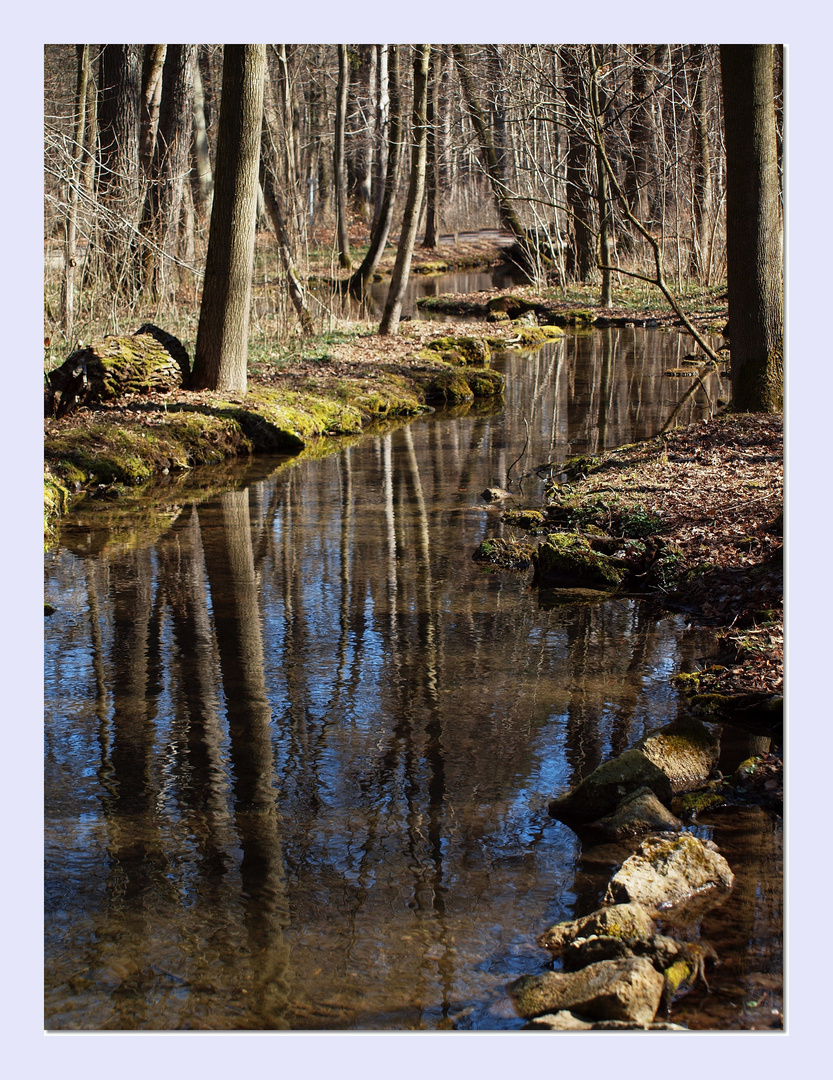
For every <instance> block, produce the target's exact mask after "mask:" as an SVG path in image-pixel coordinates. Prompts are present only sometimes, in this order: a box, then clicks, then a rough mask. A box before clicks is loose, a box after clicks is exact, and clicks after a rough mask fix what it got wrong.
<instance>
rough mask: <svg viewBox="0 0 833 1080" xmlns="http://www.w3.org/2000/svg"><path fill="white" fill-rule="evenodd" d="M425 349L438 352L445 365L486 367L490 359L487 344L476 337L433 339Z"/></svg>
mask: <svg viewBox="0 0 833 1080" xmlns="http://www.w3.org/2000/svg"><path fill="white" fill-rule="evenodd" d="M427 348H429V349H431V350H432V351H433V352H438V353H439V354H440V356H441V357H442V358H443V360H445V361H446V362H447V363H456V364H465V365H472V366H474V367H487V366H488V364H489V360H490V358H491V350H490V349H489V343H488V342H487V341H484V340H483V338H478V337H467V336H460V337H440V338H435V339H434V340H433V341H431V342H429V343H428V346H427Z"/></svg>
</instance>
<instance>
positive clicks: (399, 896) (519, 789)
mask: <svg viewBox="0 0 833 1080" xmlns="http://www.w3.org/2000/svg"><path fill="white" fill-rule="evenodd" d="M689 346H690V342H689V341H688V340H687V339H685V338H681V337H679V336H678V335H676V334H667V333H659V332H657V331H642V330H634V329H625V330H607V331H603V332H598V333H593V334H588V335H574V336H568V337H567V338H565V339H563V340H562V341H559V342H556V343H554V344H552V345H547V346H546V347H544V348H543V349H541V350H538V351H537V352H531V353H523V354H508V355H507V356H505V357H503V358H498V359H497V360H496V363H495V366H497V367H501V368H502V370H504V371H505V373H506V375H507V393H506V403H505V407H503V406H502V405H501V406H496V405H495V404H494V403H492V404H491V405H486V406H485V407H472V408H471V409H468V410H467V411H466V410H465V409H463V410H457V411H456V412H448V413H440V412H438V413H436V414H434V415H432V416H428V417H425V418H421V419H419V420H416V421H414V422H412V423H410V424H408V425H405V426H402V427H399V428H396V429H394V430H392V431H389V432H387V433H385V434H379V435H368V436H366V437H365V438H364V439H362V440H361V441H360V442H359V443H357V444H355V445H352V446H350V447H347V448H344V449H342V450H341V451H339V452H337V453H334V454H332V455H331V456H329V457H325V458H323V459H320V460H313V459H303V460H293V459H291V458H282V459H281V458H274V459H264V458H261V459H257V460H255V461H254V462H252V463H250V464H249V465H240V466H236V467H234V468H229V467H223V468H224V469H225V471H224V472H218V470H219V469H220V467H217V469H216V470H215V471H214V472H213V473H212V471H211V470H208V469H205V470H200V471H199V472H197V471H195V475H194V476H193V478H192V480H191V483H190V487H183V488H182V489H181V490H179V489H178V491H177V496H176V505H175V507H174V508H173V509H171V511H170V512H169V513H168V514H167V515H166V516H163V515H160V514H159V513H155V514H150V513H149V514H148V518H147V524H146V527H143V526H141V525H140V524H139V522H138V521H136V520H134V521H133V522H132V523H131V527H130V529H129V530H125V528H124V523H123V522H122V523H121V525H120V526H119V527H118V528H117V526H116V523H115V519H111V518H110V515H109V514H107V513H98V514H95V515H91V514H89V513H86V514H83V513H79V514H76V515H74V516H73V517H72V518H70V519H69V520H68V521H67V522H66V525H65V527H64V528H63V530H62V541H61V545H60V546H59V547H58V548H57V549H55V550H53V551H52V552H50V553H49V554H48V556H47V558H46V598H47V600H48V601H49V602H50V603H52V604H53V605H54V606H55V607H56V609H57V610H56V612H55V614H54V615H52V616H51V618H49V619H47V620H46V629H45V634H46V682H45V687H46V690H45V694H46V736H45V750H46V780H45V785H46V819H45V838H46V894H45V897H46V944H45V955H46V976H45V978H46V1020H45V1024H46V1027H47V1028H49V1029H53V1030H54V1029H58V1030H61V1029H63V1030H67V1029H87V1030H89V1029H144V1030H153V1029H156V1030H158V1029H363V1030H379V1029H389V1030H406V1029H429V1030H431V1029H448V1028H454V1029H458V1030H500V1029H503V1030H511V1029H517V1028H520V1027H522V1026H523V1022H522V1021H521V1020H519V1019H518V1017H517V1016H516V1015H515V1014H514V1012H513V1010H512V1008H511V1006H510V1005H509V1002H508V1000H507V998H506V996H505V993H504V986H505V984H506V983H507V982H508V981H509V980H511V979H512V978H514V977H516V976H517V975H519V974H523V973H525V972H537V971H542V970H545V969H546V968H547V967H548V959H547V956H546V954H545V953H544V952H543V950H540V949H539V948H538V947H537V946H536V944H535V938H536V936H537V934H538V933H540V932H541V931H542V930H544V929H545V928H546V927H547V926H549V925H551V924H552V923H553V922H555V921H558V920H561V919H566V918H571V917H573V916H574V915H582V914H585V913H587V912H589V911H591V910H593V909H594V908H595V907H597V906H598V903H599V901H600V898H601V896H602V894H603V892H604V888H605V885H606V883H607V880H608V878H609V876H610V874H611V873H612V869H613V865H614V864H615V861H616V859H617V858H621V853H616V852H611V851H605V850H599V849H596V850H595V851H590V850H582V847H581V845H580V843H579V841H578V839H577V838H576V836H575V835H574V834H573V833H572V832H571V831H570V830H569V829H568V828H566V826H564V825H562V824H560V823H558V822H555V821H553V820H552V819H550V818H549V817H548V815H547V812H546V804H547V801H548V799H549V798H550V797H551V796H552V795H553V793H555V792H559V791H561V790H564V789H565V788H567V787H569V786H572V785H574V784H575V783H576V782H577V781H578V780H579V779H580V778H581V777H583V776H585V775H586V774H587V773H588V772H590V771H591V770H592V769H593V768H594V767H595V766H596V765H598V764H599V763H600V762H601V761H603V760H605V759H606V758H607V757H609V756H610V755H612V754H616V753H620V752H621V751H622V750H624V749H626V748H627V747H628V746H629V745H631V744H632V743H633V742H634V741H635V740H636V739H638V738H639V737H640V736H641V735H643V734H644V733H645V732H646V731H648V730H649V729H651V728H653V727H656V726H659V725H660V724H662V723H664V722H666V721H668V720H670V719H673V718H674V717H675V716H676V715H677V712H678V709H679V706H680V703H679V700H678V696H677V693H676V691H675V690H674V689H673V687H672V686H671V684H670V681H669V680H670V676H671V675H672V674H673V673H674V672H675V671H677V670H679V669H681V668H683V669H685V668H689V669H690V668H691V667H692V666H693V665H694V664H695V662H696V661H697V659H698V658H702V657H706V656H708V655H710V653H711V651H712V648H713V646H712V644H711V641H710V638H709V636H708V635H707V634H704V633H702V632H694V631H692V630H690V629H687V628H686V624H685V619H684V617H682V616H679V615H673V614H666V615H658V614H657V613H656V611H652V610H651V609H649V607H648V606H647V605H645V604H643V603H640V602H638V601H635V600H630V599H613V600H606V601H603V602H599V603H595V604H573V605H569V604H568V605H559V604H557V603H554V602H553V601H552V600H551V599H549V600H548V599H547V598H545V597H539V595H538V592H537V591H533V590H532V589H531V588H530V587H529V580H530V579H529V575H528V574H515V573H511V572H499V573H490V572H487V571H484V570H483V569H482V568H481V567H479V566H478V565H477V564H475V563H474V562H473V561H472V559H471V554H472V552H473V551H474V549H475V547H476V546H477V545H478V544H479V543H480V541H481V540H483V539H484V538H485V537H486V536H490V535H496V534H499V533H500V531H501V526H500V522H499V511H498V510H496V509H494V508H492V507H488V506H486V505H484V503H483V502H482V500H481V499H480V497H479V494H480V492H481V491H482V490H483V489H484V488H485V487H487V486H489V485H493V484H500V485H501V486H505V485H506V482H507V472H508V471H509V470H510V466H512V469H511V477H512V478H517V477H518V476H519V475H521V474H522V473H525V472H529V471H530V470H532V469H533V467H534V466H537V465H539V464H541V463H544V462H559V461H563V460H564V458H565V457H567V456H569V455H570V454H575V453H583V452H588V451H594V450H597V449H601V448H602V447H604V446H613V445H617V444H621V443H624V442H628V441H631V440H633V439H635V438H639V437H643V436H646V435H649V434H651V433H653V432H654V431H656V430H657V429H658V428H659V427H660V426H661V424H662V422H663V421H664V419H665V417H666V416H667V415H668V414H669V413H670V412H671V411H672V409H673V408H674V404H675V402H676V400H677V399H678V397H679V395H680V394H681V393H682V392H683V391H684V389H686V388H687V386H684V387H681V382H683V380H675V379H667V378H663V376H662V372H663V370H664V369H665V368H667V367H672V366H675V365H676V363H677V361H678V360H679V357H681V356H682V355H683V354H684V353H685V352H686V351H688V348H689ZM692 409H693V410H694V411H693V412H692V413H691V415H692V416H695V417H696V416H700V415H704V410H707V404H706V402H705V398H704V396H703V395H702V393H701V394H700V396H699V397H697V398H695V399H694V403H693V405H692ZM519 456H520V461H517V463H516V459H517V458H519ZM218 475H219V476H224V477H226V478H227V483H226V485H225V488H223V487H222V486H221V485H218V484H217V482H216V479H215V478H216V477H217V476H218ZM533 481H534V483H533ZM515 490H517V488H516V489H515ZM206 492H208V494H206ZM538 497H540V482H539V481H538V479H537V477H533V478H530V479H528V480H527V481H526V482H525V486H524V490H523V499H524V500H527V501H534V500H535V499H536V498H538ZM138 516H139V515H136V517H138ZM749 750H750V745H749V741H748V739H747V738H746V737H745V736H743V735H741V734H740V733H728V732H727V737H726V749H725V753H724V757H725V760H724V762H723V763H722V766H723V767H724V771H727V768H728V767H729V766H731V762H732V760H736V762H739V761H740V760H742V759H743V758H744V757H745V756H747V754H748V752H749ZM696 832H697V834H698V835H700V836H701V837H703V838H713V839H714V840H715V841H716V842H717V844H718V846H719V847H720V848H721V850H722V851H723V853H724V854H725V855H726V857H727V858H728V860H729V862H730V864H731V865H732V868H733V870H734V871H735V874H736V879H737V880H736V887H735V890H734V892H733V894H732V896H731V898H730V899H729V900H728V901H727V902H726V903H725V904H724V905H723V906H722V907H720V908H718V909H716V910H715V911H713V912H712V913H711V914H710V915H707V916H706V918H705V919H704V921H703V924H702V927H698V928H695V929H693V930H692V931H691V932H692V933H702V936H703V937H704V938H706V939H707V940H709V941H711V942H712V944H713V945H714V946H715V948H716V949H717V952H718V954H719V955H720V957H721V959H722V961H723V963H722V965H721V966H719V967H718V968H716V969H715V971H714V973H713V974H712V975H711V977H710V980H709V982H710V986H711V993H709V994H706V992H705V989H704V988H702V987H698V988H697V989H696V990H694V991H692V992H691V993H690V994H689V995H688V996H687V997H685V998H683V999H680V1000H679V1001H678V1002H676V1003H675V1006H674V1009H673V1012H672V1019H674V1020H678V1021H680V1022H683V1023H686V1024H688V1025H689V1026H691V1027H699V1028H747V1027H771V1026H780V1025H781V1008H782V996H781V978H782V959H781V915H782V912H781V873H780V867H781V826H780V822H778V821H774V820H773V819H772V818H771V817H770V816H768V815H767V814H765V813H763V812H762V811H759V810H757V809H756V808H753V809H749V810H744V811H735V812H731V813H726V812H724V813H722V814H718V813H715V814H714V815H713V816H712V817H711V818H709V819H708V823H701V824H700V825H698V826H697V828H696Z"/></svg>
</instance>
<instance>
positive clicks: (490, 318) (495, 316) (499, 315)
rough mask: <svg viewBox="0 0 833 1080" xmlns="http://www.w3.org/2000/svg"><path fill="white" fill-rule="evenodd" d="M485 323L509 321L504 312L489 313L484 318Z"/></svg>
mask: <svg viewBox="0 0 833 1080" xmlns="http://www.w3.org/2000/svg"><path fill="white" fill-rule="evenodd" d="M486 322H488V323H508V322H511V320H510V318H509V316H508V315H507V313H506V312H505V311H490V312H489V314H488V315H487V316H486Z"/></svg>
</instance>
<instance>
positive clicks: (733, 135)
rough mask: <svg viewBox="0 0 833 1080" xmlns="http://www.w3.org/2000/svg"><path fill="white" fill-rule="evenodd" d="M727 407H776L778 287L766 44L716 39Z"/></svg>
mask: <svg viewBox="0 0 833 1080" xmlns="http://www.w3.org/2000/svg"><path fill="white" fill-rule="evenodd" d="M720 62H721V68H722V82H723V113H724V118H725V125H726V182H727V183H726V232H727V243H726V248H727V260H728V268H729V275H728V276H729V326H730V331H729V334H730V353H731V358H732V405H733V408H734V409H735V410H737V411H741V412H778V411H780V410H781V408H782V407H783V360H782V347H783V321H784V291H783V289H784V286H783V269H782V238H781V227H782V223H781V202H780V193H779V181H778V152H777V146H776V131H775V105H774V100H773V84H772V67H773V63H772V46H771V45H721V46H720Z"/></svg>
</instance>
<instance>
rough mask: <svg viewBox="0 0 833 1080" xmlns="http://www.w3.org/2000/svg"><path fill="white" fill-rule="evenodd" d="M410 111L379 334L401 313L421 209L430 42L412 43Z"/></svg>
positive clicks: (390, 329)
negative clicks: (405, 173)
mask: <svg viewBox="0 0 833 1080" xmlns="http://www.w3.org/2000/svg"><path fill="white" fill-rule="evenodd" d="M414 49H415V51H414V111H413V120H412V127H413V139H414V142H413V148H412V150H411V179H410V181H409V183H408V198H407V200H406V202H405V212H404V214H403V216H402V228H401V229H400V232H399V247H398V248H397V251H396V262H395V263H394V267H393V274H392V275H391V282H390V289H389V290H388V298H387V300H386V301H385V310H384V313H383V315H382V321H381V323H380V324H379V333H380V334H382V335H391V336H393V335H395V334H396V333H397V332H398V330H399V317H400V315H401V314H402V300H403V299H404V296H405V289H406V288H407V286H408V275H409V274H410V271H411V259H412V257H413V254H414V242H415V240H416V233H417V226H418V225H419V215H420V210H421V209H422V196H423V193H424V191H425V159H426V154H427V148H428V64H429V62H430V58H431V46H430V45H416V46H414Z"/></svg>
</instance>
